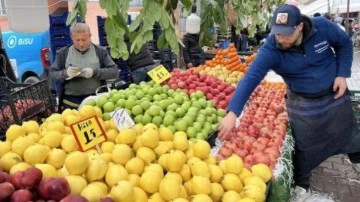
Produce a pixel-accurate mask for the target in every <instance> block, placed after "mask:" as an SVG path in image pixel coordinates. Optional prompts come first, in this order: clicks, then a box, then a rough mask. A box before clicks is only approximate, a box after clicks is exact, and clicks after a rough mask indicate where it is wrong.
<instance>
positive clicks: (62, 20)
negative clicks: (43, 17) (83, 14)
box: [49, 13, 68, 25]
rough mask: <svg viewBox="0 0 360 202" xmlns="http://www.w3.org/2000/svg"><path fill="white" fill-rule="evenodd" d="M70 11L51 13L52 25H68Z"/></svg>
mask: <svg viewBox="0 0 360 202" xmlns="http://www.w3.org/2000/svg"><path fill="white" fill-rule="evenodd" d="M67 16H68V13H63V14H60V15H50V16H49V20H50V25H66V20H67Z"/></svg>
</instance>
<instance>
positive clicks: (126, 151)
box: [111, 144, 134, 165]
mask: <svg viewBox="0 0 360 202" xmlns="http://www.w3.org/2000/svg"><path fill="white" fill-rule="evenodd" d="M111 155H112V158H111V159H112V161H113V162H114V163H118V164H121V165H125V164H126V162H128V161H129V160H130V159H131V158H132V157H133V156H134V153H133V151H132V149H131V148H130V146H129V145H127V144H118V145H115V147H114V149H113V151H112V153H111Z"/></svg>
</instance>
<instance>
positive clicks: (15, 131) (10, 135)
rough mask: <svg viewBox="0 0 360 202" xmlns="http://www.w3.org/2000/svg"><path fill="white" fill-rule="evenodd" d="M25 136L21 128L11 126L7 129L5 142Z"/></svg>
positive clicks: (14, 125)
mask: <svg viewBox="0 0 360 202" xmlns="http://www.w3.org/2000/svg"><path fill="white" fill-rule="evenodd" d="M25 134H26V132H25V129H24V128H23V127H21V126H19V125H16V124H13V125H11V126H10V127H9V128H8V129H7V131H6V133H5V136H6V140H7V141H14V140H15V139H16V138H18V137H20V136H24V135H25Z"/></svg>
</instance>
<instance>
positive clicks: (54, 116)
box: [45, 113, 64, 123]
mask: <svg viewBox="0 0 360 202" xmlns="http://www.w3.org/2000/svg"><path fill="white" fill-rule="evenodd" d="M53 121H61V122H64V117H63V116H62V115H61V114H59V113H53V114H51V115H50V116H49V117H48V118H47V119H46V120H45V122H47V123H50V122H53Z"/></svg>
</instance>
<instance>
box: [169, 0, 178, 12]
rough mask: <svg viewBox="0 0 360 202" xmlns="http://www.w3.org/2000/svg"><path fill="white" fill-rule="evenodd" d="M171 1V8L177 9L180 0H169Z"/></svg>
mask: <svg viewBox="0 0 360 202" xmlns="http://www.w3.org/2000/svg"><path fill="white" fill-rule="evenodd" d="M169 1H170V8H171V9H172V10H176V8H177V5H178V2H179V0H169Z"/></svg>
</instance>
